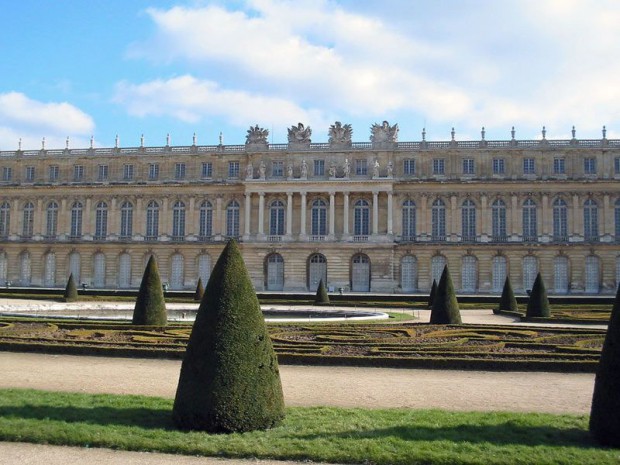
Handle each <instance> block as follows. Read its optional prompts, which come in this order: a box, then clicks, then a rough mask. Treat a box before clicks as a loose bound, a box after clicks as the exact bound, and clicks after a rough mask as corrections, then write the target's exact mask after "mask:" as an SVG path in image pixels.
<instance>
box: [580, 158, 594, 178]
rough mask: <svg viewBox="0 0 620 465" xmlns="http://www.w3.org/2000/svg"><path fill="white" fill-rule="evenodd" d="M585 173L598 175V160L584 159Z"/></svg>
mask: <svg viewBox="0 0 620 465" xmlns="http://www.w3.org/2000/svg"><path fill="white" fill-rule="evenodd" d="M583 173H584V174H596V158H594V157H586V158H584V159H583Z"/></svg>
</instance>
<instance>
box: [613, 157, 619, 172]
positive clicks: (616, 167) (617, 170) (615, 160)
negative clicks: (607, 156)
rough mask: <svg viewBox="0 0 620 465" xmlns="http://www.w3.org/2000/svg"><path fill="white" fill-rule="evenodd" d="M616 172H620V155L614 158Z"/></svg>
mask: <svg viewBox="0 0 620 465" xmlns="http://www.w3.org/2000/svg"><path fill="white" fill-rule="evenodd" d="M614 173H615V174H620V157H616V158H614Z"/></svg>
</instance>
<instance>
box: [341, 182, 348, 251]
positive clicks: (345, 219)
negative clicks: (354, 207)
mask: <svg viewBox="0 0 620 465" xmlns="http://www.w3.org/2000/svg"><path fill="white" fill-rule="evenodd" d="M343 194H344V208H343V212H342V215H343V219H342V236H343V238H344V239H345V240H346V239H348V236H349V193H348V192H343Z"/></svg>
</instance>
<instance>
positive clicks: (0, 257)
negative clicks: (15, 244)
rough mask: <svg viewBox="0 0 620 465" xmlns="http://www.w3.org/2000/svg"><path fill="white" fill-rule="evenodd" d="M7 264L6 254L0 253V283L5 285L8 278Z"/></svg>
mask: <svg viewBox="0 0 620 465" xmlns="http://www.w3.org/2000/svg"><path fill="white" fill-rule="evenodd" d="M8 273H9V263H8V258H7V256H6V252H0V282H1V283H2V284H4V283H6V282H7V280H8V277H9V274H8Z"/></svg>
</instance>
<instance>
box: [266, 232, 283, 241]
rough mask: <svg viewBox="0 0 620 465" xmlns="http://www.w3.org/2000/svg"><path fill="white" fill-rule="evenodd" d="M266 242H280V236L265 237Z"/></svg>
mask: <svg viewBox="0 0 620 465" xmlns="http://www.w3.org/2000/svg"><path fill="white" fill-rule="evenodd" d="M267 241H268V242H282V236H280V235H277V234H273V235H270V236H267Z"/></svg>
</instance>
